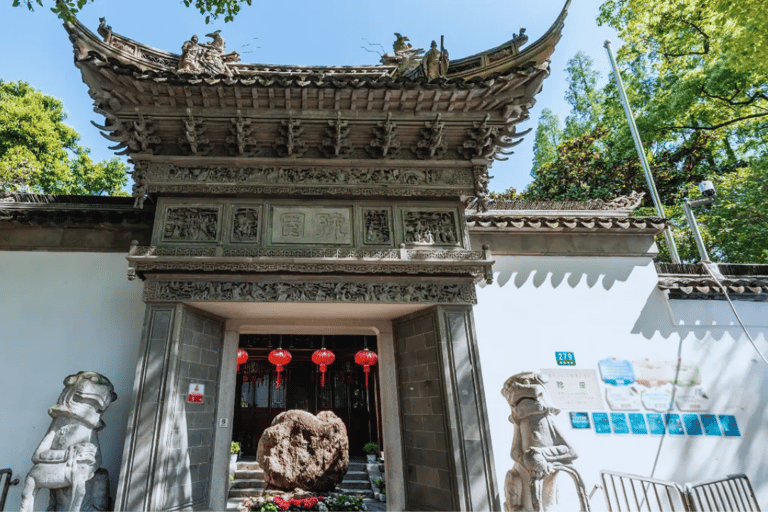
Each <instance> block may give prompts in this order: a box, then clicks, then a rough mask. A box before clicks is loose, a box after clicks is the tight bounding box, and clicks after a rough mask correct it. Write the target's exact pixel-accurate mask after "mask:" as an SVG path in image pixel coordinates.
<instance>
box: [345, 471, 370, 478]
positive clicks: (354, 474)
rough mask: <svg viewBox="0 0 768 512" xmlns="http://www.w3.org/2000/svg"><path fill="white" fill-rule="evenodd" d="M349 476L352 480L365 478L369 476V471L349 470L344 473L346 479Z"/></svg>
mask: <svg viewBox="0 0 768 512" xmlns="http://www.w3.org/2000/svg"><path fill="white" fill-rule="evenodd" d="M347 478H349V479H350V480H365V479H366V478H368V472H367V471H365V470H363V471H347V474H346V475H344V479H345V480H346V479H347Z"/></svg>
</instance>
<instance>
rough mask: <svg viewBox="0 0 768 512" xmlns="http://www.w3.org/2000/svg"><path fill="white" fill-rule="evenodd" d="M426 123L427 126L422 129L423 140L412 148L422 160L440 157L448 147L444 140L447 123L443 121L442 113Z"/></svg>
mask: <svg viewBox="0 0 768 512" xmlns="http://www.w3.org/2000/svg"><path fill="white" fill-rule="evenodd" d="M424 125H425V128H422V129H421V130H420V132H421V140H420V141H419V143H418V144H417V145H416V147H413V148H411V150H412V151H413V153H414V154H415V155H416V156H417V157H418V158H420V159H422V160H429V159H434V158H440V157H441V156H442V155H443V153H445V152H446V150H447V149H448V145H447V144H446V143H445V142H444V141H443V134H444V132H445V123H444V122H442V120H441V116H440V114H437V117H435V120H434V121H433V122H426V123H424Z"/></svg>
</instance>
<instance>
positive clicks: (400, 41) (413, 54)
mask: <svg viewBox="0 0 768 512" xmlns="http://www.w3.org/2000/svg"><path fill="white" fill-rule="evenodd" d="M395 38H396V39H395V42H394V43H393V44H392V49H393V50H394V51H395V53H394V54H391V53H385V54H384V55H382V57H381V63H382V64H385V65H388V66H397V74H402V73H403V72H405V71H407V70H409V69H411V68H415V67H416V66H418V62H419V61H418V59H419V57H421V55H422V54H423V53H424V50H423V49H421V48H418V49H416V48H414V47H413V45H412V44H411V43H409V42H408V41H409V39H408V38H407V37H406V36H404V35H402V34H401V33H399V32H395Z"/></svg>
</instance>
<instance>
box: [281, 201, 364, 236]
mask: <svg viewBox="0 0 768 512" xmlns="http://www.w3.org/2000/svg"><path fill="white" fill-rule="evenodd" d="M272 243H273V244H326V245H352V208H351V207H346V208H344V207H341V208H331V207H320V206H316V207H297V206H273V207H272Z"/></svg>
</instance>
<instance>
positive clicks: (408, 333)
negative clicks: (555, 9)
mask: <svg viewBox="0 0 768 512" xmlns="http://www.w3.org/2000/svg"><path fill="white" fill-rule="evenodd" d="M472 322H473V319H472V308H471V307H470V306H458V307H442V306H440V307H434V308H431V309H429V310H428V311H426V312H419V313H415V314H413V315H409V316H406V317H403V318H401V319H398V320H396V321H395V322H394V325H395V350H396V353H397V366H398V385H399V390H400V400H401V404H400V405H401V425H402V431H403V441H404V442H403V459H404V466H405V467H404V471H405V487H406V489H405V495H406V496H405V504H406V508H407V509H408V510H500V505H499V496H498V491H497V486H496V479H495V476H494V472H493V450H492V448H491V441H490V433H489V428H488V423H487V413H486V408H485V398H484V397H485V395H484V392H483V388H482V376H481V372H480V363H479V358H478V354H477V342H476V339H475V333H474V326H473V323H472Z"/></svg>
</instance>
